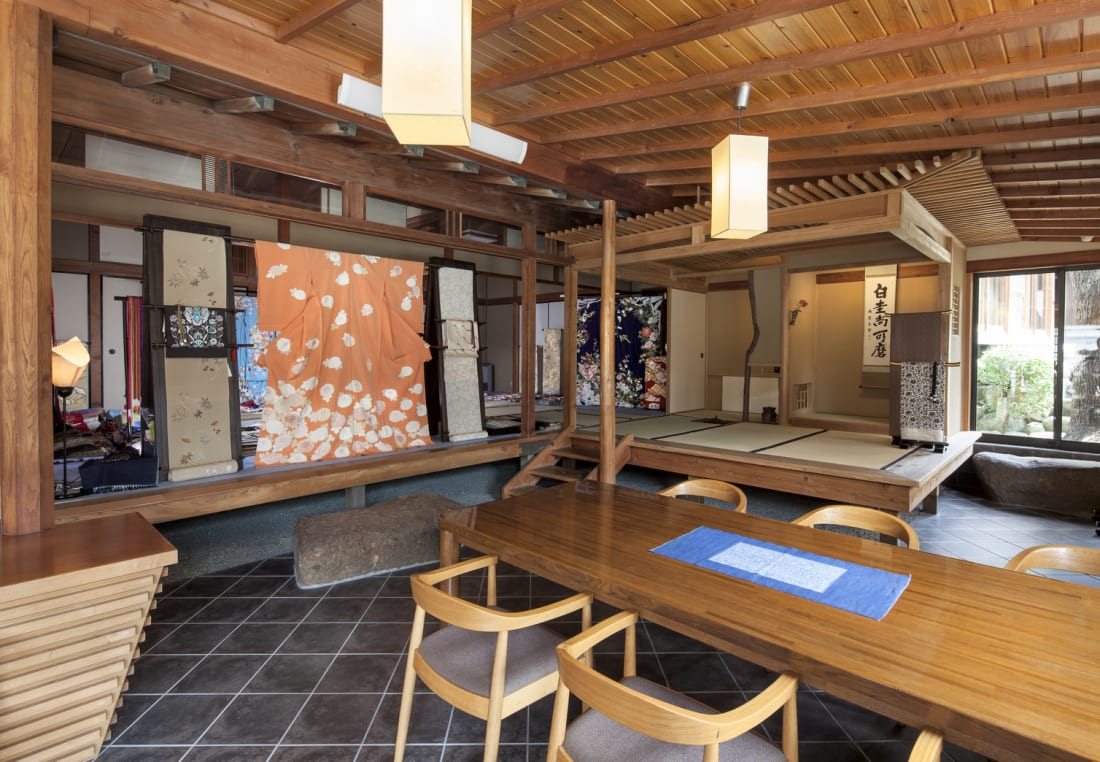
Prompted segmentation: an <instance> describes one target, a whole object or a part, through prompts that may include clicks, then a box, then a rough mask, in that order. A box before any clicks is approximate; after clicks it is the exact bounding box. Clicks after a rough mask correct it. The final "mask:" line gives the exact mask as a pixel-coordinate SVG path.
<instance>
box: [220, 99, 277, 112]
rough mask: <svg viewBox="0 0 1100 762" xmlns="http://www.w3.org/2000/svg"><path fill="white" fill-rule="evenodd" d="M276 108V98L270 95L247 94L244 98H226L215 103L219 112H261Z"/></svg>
mask: <svg viewBox="0 0 1100 762" xmlns="http://www.w3.org/2000/svg"><path fill="white" fill-rule="evenodd" d="M274 110H275V99H274V98H272V97H271V96H270V95H246V96H245V97H243V98H225V99H224V100H220V101H218V102H217V103H215V104H214V111H216V112H217V113H219V114H261V113H265V112H268V111H274Z"/></svg>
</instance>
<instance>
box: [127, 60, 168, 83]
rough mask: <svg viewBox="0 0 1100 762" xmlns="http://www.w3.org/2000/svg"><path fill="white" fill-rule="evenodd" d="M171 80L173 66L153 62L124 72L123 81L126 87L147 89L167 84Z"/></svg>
mask: <svg viewBox="0 0 1100 762" xmlns="http://www.w3.org/2000/svg"><path fill="white" fill-rule="evenodd" d="M171 78H172V67H171V66H169V65H168V64H166V63H163V62H161V61H153V62H152V63H147V64H145V65H144V66H139V67H137V68H136V69H130V70H129V71H124V72H122V77H121V81H122V84H124V85H125V86H126V87H146V86H148V85H156V84H159V83H161V82H167V81H168V80H170V79H171Z"/></svg>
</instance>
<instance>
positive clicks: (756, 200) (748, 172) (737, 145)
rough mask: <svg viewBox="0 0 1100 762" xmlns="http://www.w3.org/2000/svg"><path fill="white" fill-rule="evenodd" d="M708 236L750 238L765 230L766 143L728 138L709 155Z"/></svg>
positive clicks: (752, 138) (754, 138)
mask: <svg viewBox="0 0 1100 762" xmlns="http://www.w3.org/2000/svg"><path fill="white" fill-rule="evenodd" d="M710 159H711V186H710V192H711V197H710V204H711V206H710V236H711V238H752V237H753V236H756V235H760V234H761V233H764V232H766V231H767V229H768V139H767V138H766V137H764V136H761V135H730V136H729V137H727V138H726V139H725V140H723V141H722V142H721V143H719V144H718V145H716V146H715V147H714V148H713V149H711V152H710Z"/></svg>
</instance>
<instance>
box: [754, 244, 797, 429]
mask: <svg viewBox="0 0 1100 762" xmlns="http://www.w3.org/2000/svg"><path fill="white" fill-rule="evenodd" d="M779 272H780V276H779V277H780V286H779V303H780V304H782V305H784V308H783V309H782V310H780V311H779V314H780V315H781V316H782V317H783V318H784V319H783V320H782V321H781V325H780V334H779V421H778V422H779V423H780V424H782V425H783V426H786V425H787V424H788V423H789V422H790V420H791V325H790V320H788V319H787V315H788V309H787V308H789V307H790V304H791V271H790V270H789V269H788V267H787V259H786V257H784V258H783V264H781V265H780V266H779ZM745 383H746V384H747V383H748V381H747V380H746V382H745Z"/></svg>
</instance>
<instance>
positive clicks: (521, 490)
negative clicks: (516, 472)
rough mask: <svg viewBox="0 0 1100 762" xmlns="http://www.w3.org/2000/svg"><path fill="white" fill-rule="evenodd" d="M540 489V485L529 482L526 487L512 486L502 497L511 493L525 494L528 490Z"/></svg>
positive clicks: (509, 495)
mask: <svg viewBox="0 0 1100 762" xmlns="http://www.w3.org/2000/svg"><path fill="white" fill-rule="evenodd" d="M540 489H542V487H540V486H538V485H537V484H529V485H527V486H526V487H513V488H512V489H511V490H509V492H508V494H507V495H504V497H511V496H512V495H525V494H527V493H528V492H538V491H539V490H540Z"/></svg>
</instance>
